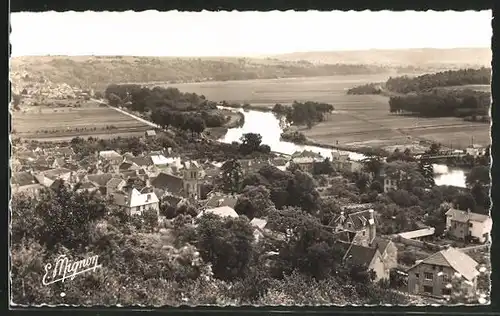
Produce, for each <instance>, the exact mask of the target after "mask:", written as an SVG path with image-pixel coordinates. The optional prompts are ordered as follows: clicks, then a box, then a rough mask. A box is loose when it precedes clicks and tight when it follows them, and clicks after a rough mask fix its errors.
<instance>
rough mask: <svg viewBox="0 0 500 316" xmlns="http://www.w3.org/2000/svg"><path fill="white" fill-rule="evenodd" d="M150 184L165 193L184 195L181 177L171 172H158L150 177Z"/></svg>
mask: <svg viewBox="0 0 500 316" xmlns="http://www.w3.org/2000/svg"><path fill="white" fill-rule="evenodd" d="M151 185H152V186H153V187H154V188H156V189H158V190H161V191H163V192H164V193H163V194H162V195H165V194H171V195H174V196H179V197H180V196H183V195H184V192H183V191H184V189H183V188H184V185H183V179H182V177H179V176H176V175H173V174H171V173H165V172H160V174H159V175H158V176H157V177H155V178H153V179H151Z"/></svg>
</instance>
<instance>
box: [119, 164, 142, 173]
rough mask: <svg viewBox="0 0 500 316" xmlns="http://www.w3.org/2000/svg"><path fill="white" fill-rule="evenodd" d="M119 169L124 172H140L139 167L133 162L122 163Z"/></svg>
mask: <svg viewBox="0 0 500 316" xmlns="http://www.w3.org/2000/svg"><path fill="white" fill-rule="evenodd" d="M118 169H119V170H120V171H121V170H124V171H128V170H138V169H140V168H139V166H138V165H136V164H135V163H133V162H122V163H121V164H120V166H119V167H118Z"/></svg>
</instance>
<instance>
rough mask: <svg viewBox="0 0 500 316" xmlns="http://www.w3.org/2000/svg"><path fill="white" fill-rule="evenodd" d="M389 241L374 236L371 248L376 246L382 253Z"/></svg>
mask: <svg viewBox="0 0 500 316" xmlns="http://www.w3.org/2000/svg"><path fill="white" fill-rule="evenodd" d="M390 242H391V241H390V240H389V239H385V238H381V237H379V236H376V237H375V238H374V239H373V241H372V244H371V246H372V248H373V247H374V248H377V249H378V251H379V252H380V253H381V254H383V253H384V252H385V250H386V249H387V246H389V243H390Z"/></svg>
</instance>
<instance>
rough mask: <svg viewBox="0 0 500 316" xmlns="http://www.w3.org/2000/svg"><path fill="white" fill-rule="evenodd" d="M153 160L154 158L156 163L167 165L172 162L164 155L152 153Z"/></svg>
mask: <svg viewBox="0 0 500 316" xmlns="http://www.w3.org/2000/svg"><path fill="white" fill-rule="evenodd" d="M151 160H153V164H155V165H167V164H169V163H170V160H169V159H167V157H165V156H163V155H151Z"/></svg>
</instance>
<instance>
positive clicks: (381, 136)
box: [169, 75, 490, 150]
mask: <svg viewBox="0 0 500 316" xmlns="http://www.w3.org/2000/svg"><path fill="white" fill-rule="evenodd" d="M387 78H388V75H363V76H361V75H359V76H358V75H356V76H332V77H313V78H300V79H294V78H286V79H269V80H249V81H228V82H205V83H189V84H175V85H169V86H172V87H177V88H179V89H180V90H181V91H183V92H195V93H197V94H203V95H205V96H206V97H207V98H208V99H210V100H214V101H223V100H226V101H228V102H238V103H250V104H252V105H255V106H262V107H269V108H270V107H272V106H274V104H275V103H282V104H290V103H292V102H293V101H294V100H297V101H316V102H326V103H330V104H332V105H333V106H334V107H335V112H334V113H333V114H331V115H329V117H328V118H327V120H326V121H325V122H322V123H319V124H317V125H315V126H313V127H312V129H310V130H307V129H304V130H303V132H304V134H305V135H306V136H307V137H308V138H309V139H311V140H313V141H315V142H317V143H322V144H330V145H334V144H336V142H338V145H342V146H349V147H358V146H359V147H365V146H370V147H382V148H386V149H393V148H394V147H395V146H397V147H399V146H401V147H412V148H414V149H416V150H418V149H422V148H424V147H428V144H429V142H439V143H441V144H442V145H443V146H446V147H452V148H463V147H466V146H468V145H470V143H471V141H472V139H473V141H474V143H476V144H482V145H487V144H489V143H490V133H489V129H490V126H489V124H485V123H476V122H465V121H463V120H461V119H459V118H418V117H412V116H402V115H396V114H391V113H389V105H388V98H387V97H385V96H380V95H378V96H375V95H346V90H347V89H349V88H351V87H353V86H356V85H361V84H365V83H369V82H384V81H386V80H387ZM420 141H424V143H422V145H419V144H420Z"/></svg>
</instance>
